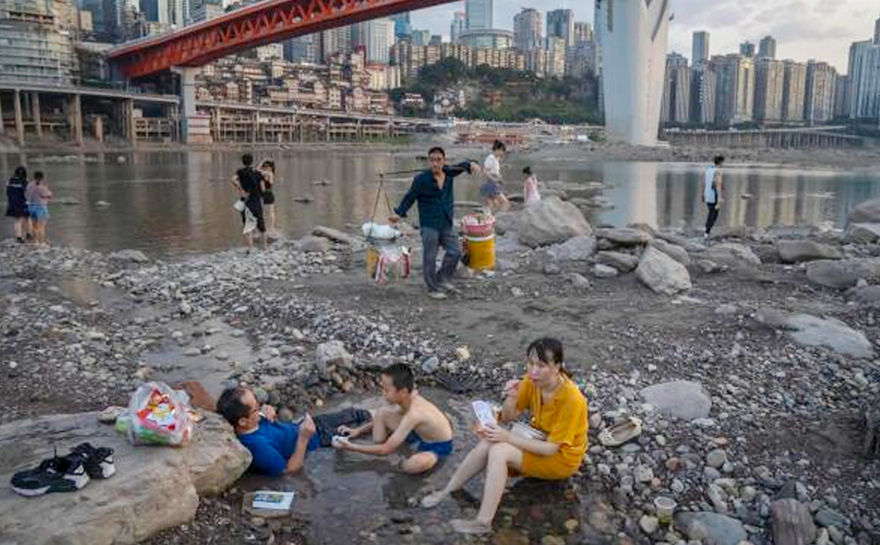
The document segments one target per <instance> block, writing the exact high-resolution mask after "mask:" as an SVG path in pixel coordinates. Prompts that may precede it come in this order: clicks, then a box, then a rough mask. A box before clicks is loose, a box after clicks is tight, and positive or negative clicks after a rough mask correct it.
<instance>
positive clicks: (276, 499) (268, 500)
mask: <svg viewBox="0 0 880 545" xmlns="http://www.w3.org/2000/svg"><path fill="white" fill-rule="evenodd" d="M295 497H296V492H275V491H273V490H260V491H259V492H257V493H255V494H254V504H253V507H254V509H272V510H275V511H278V510H281V511H286V510H289V509H290V505H291V504H292V503H293V498H295Z"/></svg>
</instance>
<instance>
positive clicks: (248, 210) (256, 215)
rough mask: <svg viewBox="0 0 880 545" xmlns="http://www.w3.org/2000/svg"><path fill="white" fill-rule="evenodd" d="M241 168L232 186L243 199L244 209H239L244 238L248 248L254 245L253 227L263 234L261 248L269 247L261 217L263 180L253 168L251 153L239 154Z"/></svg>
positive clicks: (264, 223)
mask: <svg viewBox="0 0 880 545" xmlns="http://www.w3.org/2000/svg"><path fill="white" fill-rule="evenodd" d="M241 163H242V165H243V166H242V168H240V169H238V172H236V173H235V176H233V177H232V186H233V187H235V188H236V189H237V190H238V194H239V196H240V197H241V199H242V200H243V201H244V210H242V211H241V221H242V223H244V230H243V231H242V234H243V235H244V240H245V242H246V243H247V246H248V250H250V249H252V248H253V247H254V229H257V230H259V231H260V233H262V234H263V249H264V250H266V249H268V247H269V243H268V240H267V238H266V222H265V220H264V219H263V190H264V189H265V181H264V179H263V175H262V174H260V171H258V170H256V169H254V167H253V164H254V157H253V155H251V154H249V153H246V154H244V155H242V156H241Z"/></svg>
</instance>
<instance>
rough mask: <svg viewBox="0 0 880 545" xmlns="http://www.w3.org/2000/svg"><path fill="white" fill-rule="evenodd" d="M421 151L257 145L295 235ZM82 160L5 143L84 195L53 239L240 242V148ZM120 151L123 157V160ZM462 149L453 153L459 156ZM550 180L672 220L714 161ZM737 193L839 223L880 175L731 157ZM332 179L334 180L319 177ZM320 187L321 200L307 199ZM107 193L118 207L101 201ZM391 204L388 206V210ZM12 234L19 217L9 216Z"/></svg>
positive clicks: (642, 216)
mask: <svg viewBox="0 0 880 545" xmlns="http://www.w3.org/2000/svg"><path fill="white" fill-rule="evenodd" d="M417 155H419V152H418V150H415V151H412V152H411V153H410V152H403V153H401V152H396V153H392V152H388V151H373V150H370V151H367V152H363V151H356V150H354V149H352V150H332V151H321V150H294V151H281V150H277V151H272V152H266V153H264V154H257V156H256V157H255V159H256V161H257V162H259V161H261V160H263V159H265V158H271V159H274V160H275V162H276V165H277V166H278V172H279V179H278V182H277V190H276V192H275V193H276V196H277V198H278V201H277V208H278V214H279V227H280V229H281V231H282V232H283V233H284V234H285V235H286V236H288V237H299V236H302V235H304V234H307V233H308V232H309V231H310V230H311V228H312V227H313V226H315V225H328V226H331V227H336V228H340V229H351V228H352V227H356V226H357V225H359V224H360V223H361V222H363V221H365V220H366V219H368V217H369V215H370V213H371V212H372V207H373V203H374V201H375V197H376V190H377V188H378V185H377V181H378V174H379V173H380V172H388V171H396V170H406V169H412V168H419V167H423V166H425V164H424V162H423V160H419V159H417ZM80 157H81V159H82V160H78V161H75V162H65V163H57V162H43V161H40V157H39V156H38V155H36V154H31V155H27V154H21V153H16V154H0V168H2V172H3V173H4V174H5V175H6V176H8V175H9V173H11V172H12V170H13V169H14V167H15V166H16V165H18V164H22V163H24V164H26V165H27V167H28V168H29V170H30V171H31V172H33V171H34V170H43V171H45V172H46V173H47V175H48V177H49V181H50V185H51V187H52V189H53V191H54V192H55V195H56V198H58V199H63V200H76V201H79V202H80V204H79V205H76V206H69V205H61V204H54V205H52V206H51V214H52V220H51V222H50V238H51V239H52V240H53V241H54V242H55V243H59V244H65V245H71V246H77V247H84V248H90V249H95V250H100V251H113V250H119V249H123V248H136V249H141V250H144V251H145V252H147V253H148V254H149V255H152V256H155V257H166V256H179V255H184V254H190V253H197V252H202V251H211V250H218V249H226V248H229V247H234V246H238V245H240V243H241V240H240V234H241V223H240V218H239V216H238V214H237V213H235V212H234V211H233V210H232V208H231V206H232V203H233V201H234V200H235V195H234V194H233V191H232V189H231V187H230V185H229V180H230V178H231V176H232V175H233V173H234V172H235V171H236V169H238V167H239V166H240V154H239V153H237V152H231V151H224V152H219V151H218V152H211V151H190V152H137V153H125V154H119V153H97V154H83V155H80ZM120 158H121V159H120ZM460 159H462V157H450V161H451V162H452V161H456V160H460ZM522 166H524V165H523V164H518V163H517V159H516V157H515V156H512V157H511V162H510V164H509V165H507V166H506V167H505V170H504V172H505V173H506V175H507V178H508V191H510V192H511V193H518V192H520V191H521V187H520V184H521V179H520V178H521V176H520V174H519V173H520V171H521V168H522ZM531 166H532V168H533V169H534V170H535V171H536V172H537V174H538V176H539V178H540V179H543V180H554V179H555V180H564V181H571V182H577V181H597V180H598V181H604V182H605V183H606V184H607V186H608V188H607V189H606V195H607V196H609V197H611V198H612V199H613V201H614V203H615V208H614V209H613V210H608V211H603V212H601V213H598V212H597V213H595V214H590V220H591V221H593V222H596V223H603V224H611V225H617V226H620V225H626V224H628V223H633V222H644V223H648V224H651V225H655V226H661V227H682V226H687V225H700V224H702V223H703V221H705V217H706V210H705V206H704V205H703V203H702V201H701V195H702V191H701V184H702V177H703V169H704V168H705V167H704V165H695V164H682V163H604V164H603V163H596V164H591V165H585V166H584V167H581V168H579V169H577V170H559V167H558V165H556V164H553V163H548V164H540V163H537V164H532V165H531ZM724 172H725V178H724V179H725V188H726V193H727V197H726V202H725V203H724V206H722V212H721V218H720V220H719V224H720V225H748V226H753V227H766V226H771V225H798V224H820V223H829V224H831V225H834V226H837V227H841V226H842V225H843V224H844V223H845V221H846V214H847V212H848V211H850V210H851V209H852V207H853V206H855V204H857V203H858V202H861V201H862V200H865V199H868V198H871V197H876V196H878V195H880V175H878V174H874V173H865V172H843V171H839V172H832V171H807V170H797V169H781V168H770V167H748V166H737V165H732V166H728V167H725V169H724ZM322 180H327V182H328V184H327V185H321V184H315V183H313V182H315V181H322ZM480 184H481V180H480V179H478V178H472V177H469V176H461V177H459V178H458V179H457V180H456V198H457V200H470V201H475V200H476V201H478V200H480V198H479V186H480ZM408 186H409V183H408V180H407V179H406V177H402V176H396V177H395V178H394V179H393V180H389V181H388V183H386V186H385V187H386V188H387V189H388V192H389V194H390V197H391V200H392V202H396V201H397V200H398V199H400V197H401V196H402V195H403V193H404V192H405V191H406V189H407V188H408ZM300 197H310V198H311V199H312V201H311V202H310V203H302V202H297V201H296V200H295V199H296V198H300ZM98 201H106V202H108V203H110V204H109V206H106V207H99V206H96V203H97V202H98ZM384 208H385V207H384V206H382V207H381V208H380V211H379V215H380V216H384V215H385V214H386V212H387V211H386V210H384ZM4 225H5V227H4V228H3V229H5V231H6V233H10V232H11V224H10V223H9V222H4Z"/></svg>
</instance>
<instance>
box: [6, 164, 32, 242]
mask: <svg viewBox="0 0 880 545" xmlns="http://www.w3.org/2000/svg"><path fill="white" fill-rule="evenodd" d="M27 185H28V181H27V169H26V168H24V167H21V166H20V167H16V168H15V172H14V173H13V175H12V178H10V179H9V182H7V184H6V216H7V217H10V218H12V220H13V231H14V233H15V240H17V241H18V242H20V243H24V238H25V236H27V234H28V232H27V231H28V227H27V225H26V224H27V221H28V218H29V217H30V214H29V213H28V207H27V197H26V196H25V191H27Z"/></svg>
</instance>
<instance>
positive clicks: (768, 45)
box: [758, 36, 776, 59]
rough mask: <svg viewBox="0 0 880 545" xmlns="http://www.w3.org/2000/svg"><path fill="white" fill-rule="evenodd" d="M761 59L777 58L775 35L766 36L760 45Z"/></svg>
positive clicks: (759, 54)
mask: <svg viewBox="0 0 880 545" xmlns="http://www.w3.org/2000/svg"><path fill="white" fill-rule="evenodd" d="M758 58H759V59H775V58H776V39H775V38H773V36H764V37H763V38H761V42H760V44H759V46H758Z"/></svg>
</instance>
